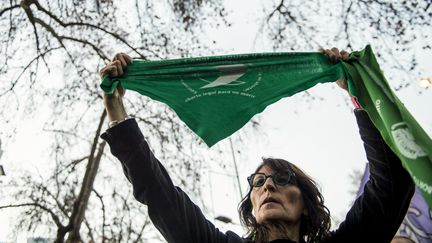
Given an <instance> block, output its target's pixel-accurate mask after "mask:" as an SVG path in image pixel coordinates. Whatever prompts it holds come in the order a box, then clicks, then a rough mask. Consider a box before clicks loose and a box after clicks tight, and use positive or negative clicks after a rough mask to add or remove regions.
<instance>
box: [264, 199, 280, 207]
mask: <svg viewBox="0 0 432 243" xmlns="http://www.w3.org/2000/svg"><path fill="white" fill-rule="evenodd" d="M271 202H272V203H279V204H280V202H279V200H277V199H275V198H273V197H266V198H265V199H264V201H263V202H262V203H261V207H262V206H264V204H266V203H271Z"/></svg>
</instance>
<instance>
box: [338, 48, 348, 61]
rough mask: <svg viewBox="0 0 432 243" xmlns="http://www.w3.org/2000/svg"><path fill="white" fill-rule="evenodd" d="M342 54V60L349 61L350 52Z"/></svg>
mask: <svg viewBox="0 0 432 243" xmlns="http://www.w3.org/2000/svg"><path fill="white" fill-rule="evenodd" d="M340 54H341V55H342V60H344V61H346V60H348V59H349V52H347V51H344V50H342V51H341V52H340Z"/></svg>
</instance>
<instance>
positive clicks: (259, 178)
mask: <svg viewBox="0 0 432 243" xmlns="http://www.w3.org/2000/svg"><path fill="white" fill-rule="evenodd" d="M294 177H295V175H294V173H293V172H291V171H286V172H282V173H276V174H274V175H269V176H268V175H266V174H264V173H254V174H252V175H250V176H249V177H248V178H247V180H248V182H249V185H250V186H251V187H261V186H263V185H264V183H265V182H266V180H267V179H268V178H272V179H273V182H274V183H275V184H277V185H279V186H285V185H287V184H289V183H290V182H291V181H292V179H294Z"/></svg>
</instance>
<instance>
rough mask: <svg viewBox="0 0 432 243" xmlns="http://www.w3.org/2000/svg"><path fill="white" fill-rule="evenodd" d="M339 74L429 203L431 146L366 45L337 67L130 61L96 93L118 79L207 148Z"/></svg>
mask: <svg viewBox="0 0 432 243" xmlns="http://www.w3.org/2000/svg"><path fill="white" fill-rule="evenodd" d="M342 77H345V78H347V80H348V88H349V90H350V93H351V95H353V96H356V97H357V98H358V100H359V102H360V104H361V105H362V107H363V108H364V109H365V110H366V111H367V112H368V114H369V116H370V118H371V119H372V121H373V123H374V124H375V126H376V127H377V128H378V129H379V130H380V132H381V134H382V136H383V138H384V140H385V141H386V143H387V144H388V145H389V146H390V147H391V148H392V149H393V151H394V152H395V153H396V154H397V155H398V156H399V157H400V158H401V160H402V163H403V165H404V167H405V168H406V169H407V170H408V171H409V172H410V174H411V176H412V178H413V180H414V181H415V183H416V185H417V187H418V188H419V189H420V190H421V191H422V192H423V195H424V196H425V198H426V201H427V202H428V204H429V205H432V196H431V193H432V176H431V175H432V152H431V151H432V150H431V148H432V141H431V139H430V138H429V136H428V135H427V134H426V132H425V131H424V130H423V129H422V128H421V127H420V126H419V124H418V123H417V122H416V121H415V119H414V118H413V117H412V116H411V115H410V113H409V112H408V111H407V110H406V108H405V107H404V105H403V104H402V103H401V102H400V101H399V99H398V98H397V97H396V95H395V94H394V93H393V92H392V90H391V89H390V87H389V85H388V84H387V81H386V80H385V77H384V75H383V74H382V72H381V70H380V67H379V65H378V62H377V61H376V58H375V55H374V54H373V52H372V48H371V47H370V46H366V48H365V49H364V50H361V51H358V52H353V53H351V55H350V60H348V61H347V62H338V63H336V64H334V63H331V62H330V60H329V59H328V58H327V57H326V56H325V55H323V54H322V53H261V54H242V55H227V56H213V57H200V58H185V59H175V60H162V61H142V60H134V61H133V63H132V64H130V65H129V66H128V67H127V69H126V71H125V74H124V75H123V76H122V77H121V78H109V77H105V78H104V79H103V80H102V83H101V88H102V89H103V90H104V91H105V92H106V93H112V92H114V90H115V89H116V87H117V85H118V84H119V83H120V82H121V84H122V86H123V87H124V88H125V89H130V90H135V91H137V92H139V93H140V94H142V95H146V96H148V97H150V98H152V99H154V100H158V101H161V102H163V103H165V104H167V105H168V106H170V107H171V108H172V109H173V110H174V111H175V112H176V113H177V115H178V116H179V117H180V119H182V120H183V121H184V122H185V123H186V125H187V126H189V128H190V129H192V130H193V131H194V132H195V133H196V134H197V135H198V136H200V137H201V138H202V139H203V140H204V142H205V143H206V144H207V145H208V146H212V145H214V144H215V143H217V142H218V141H220V140H222V139H224V138H226V137H228V136H229V135H231V134H232V133H234V132H235V131H237V130H238V129H240V128H241V127H242V126H243V125H244V124H246V123H247V122H248V121H249V120H250V119H251V118H252V117H253V116H254V115H255V114H258V113H260V112H262V111H263V110H264V109H265V108H266V107H267V106H268V105H270V104H272V103H274V102H276V101H278V100H280V99H281V98H284V97H289V96H291V95H293V94H296V93H298V92H301V91H304V90H307V89H309V88H311V87H313V86H314V85H316V84H318V83H326V82H334V81H336V80H338V79H339V78H342Z"/></svg>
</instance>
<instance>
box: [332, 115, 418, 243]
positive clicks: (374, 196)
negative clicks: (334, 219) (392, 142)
mask: <svg viewBox="0 0 432 243" xmlns="http://www.w3.org/2000/svg"><path fill="white" fill-rule="evenodd" d="M355 116H356V119H357V123H358V126H359V129H360V136H361V139H362V140H363V143H364V147H365V150H366V156H367V159H368V161H369V166H370V178H369V181H368V182H367V183H366V185H365V188H364V192H363V195H362V196H360V197H359V198H357V200H356V201H355V202H354V204H353V206H352V208H351V209H350V210H349V212H348V213H347V215H346V218H345V220H344V222H342V223H341V224H340V226H339V228H338V229H337V230H336V231H335V232H333V233H332V234H331V239H332V240H330V241H329V242H383V243H384V242H385V243H387V242H390V241H391V239H392V238H393V237H394V235H395V233H396V231H397V229H398V228H399V225H400V224H401V222H402V220H403V218H404V217H405V214H406V212H407V209H408V206H409V203H410V200H411V197H412V196H413V194H414V183H413V181H412V179H411V177H410V175H409V174H408V172H407V171H406V170H405V169H404V168H403V167H402V163H401V161H400V159H399V158H398V157H397V156H396V155H395V154H394V153H393V152H392V151H391V149H390V148H389V147H388V146H387V144H386V143H385V142H384V140H383V138H382V137H381V134H380V132H379V131H378V130H377V129H376V128H375V126H374V125H373V123H372V121H371V120H370V118H369V116H368V115H367V113H366V112H365V111H362V110H356V111H355Z"/></svg>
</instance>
